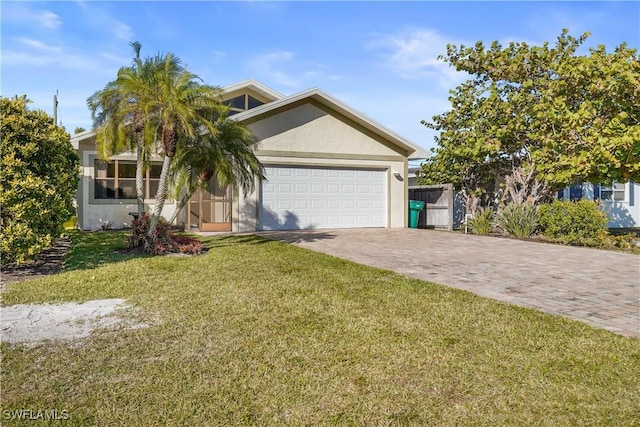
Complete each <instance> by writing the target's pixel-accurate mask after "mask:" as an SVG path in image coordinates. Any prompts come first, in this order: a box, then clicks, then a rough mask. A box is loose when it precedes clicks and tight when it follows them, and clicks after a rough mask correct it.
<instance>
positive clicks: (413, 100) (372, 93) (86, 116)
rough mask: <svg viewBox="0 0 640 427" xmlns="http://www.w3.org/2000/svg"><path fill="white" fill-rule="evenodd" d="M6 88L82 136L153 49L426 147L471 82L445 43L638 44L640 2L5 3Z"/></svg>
mask: <svg viewBox="0 0 640 427" xmlns="http://www.w3.org/2000/svg"><path fill="white" fill-rule="evenodd" d="M1 14H2V22H1V24H2V27H1V35H2V52H1V53H2V55H1V64H2V75H1V83H2V86H1V88H2V89H1V93H2V96H6V97H11V96H14V95H21V94H26V95H27V96H28V97H29V98H30V99H31V100H32V101H33V104H32V107H33V108H41V109H44V110H45V111H47V112H48V113H49V114H52V111H53V107H52V103H53V101H52V98H53V95H54V94H55V93H56V90H57V91H58V93H59V94H58V99H59V109H58V118H59V121H60V122H61V123H62V125H63V126H65V127H66V128H67V130H69V131H70V132H73V129H74V128H75V127H77V126H81V127H84V128H86V129H90V128H91V116H90V113H89V111H88V109H87V107H86V99H87V97H89V96H90V95H91V94H92V93H93V92H95V91H96V90H99V89H102V88H103V87H104V86H105V84H106V83H107V82H109V81H110V80H113V79H114V78H115V76H116V72H117V70H118V68H119V67H121V66H126V65H129V64H130V63H131V57H132V51H131V47H130V46H129V42H131V41H139V42H140V43H142V54H143V56H147V55H155V54H156V53H158V52H163V53H166V52H173V53H174V54H176V55H177V56H178V57H180V58H181V59H182V60H183V62H184V63H186V64H187V65H188V67H189V69H190V70H191V71H192V72H194V73H196V74H198V75H199V76H200V77H201V78H202V79H203V80H204V81H205V82H206V83H208V84H213V85H219V86H226V85H229V84H232V83H235V82H238V81H241V80H246V79H255V80H258V81H260V82H261V83H263V84H265V85H267V86H270V87H272V88H274V89H276V90H277V91H279V92H282V93H283V94H285V95H291V94H294V93H296V92H300V91H302V90H305V89H308V88H311V87H319V88H321V89H322V90H324V91H326V92H328V93H329V94H331V95H333V96H335V97H337V98H339V99H341V100H342V101H344V102H346V103H347V104H349V105H351V106H352V107H353V108H355V109H356V110H359V111H361V112H363V113H364V114H366V115H367V116H369V117H370V118H372V119H374V120H376V121H378V122H380V123H382V124H383V125H385V126H386V127H388V128H390V129H392V130H393V131H395V132H397V133H399V134H400V135H402V136H404V137H406V138H408V139H409V140H411V141H413V142H414V143H416V144H417V145H420V146H422V147H424V148H427V149H428V148H431V147H433V146H435V143H434V141H433V137H434V135H435V133H434V132H433V131H431V130H429V129H427V128H426V127H424V126H422V125H421V124H420V120H422V119H427V120H429V119H431V117H432V116H433V115H435V114H440V113H443V112H445V111H447V110H448V109H449V102H448V99H447V98H448V91H449V89H452V88H454V87H455V86H456V84H458V83H460V82H461V81H462V80H461V79H463V78H464V76H461V75H460V74H459V73H456V72H455V71H454V70H452V69H451V68H449V67H448V66H447V65H446V64H444V63H443V62H442V61H438V60H437V56H438V55H439V54H443V53H444V52H445V50H446V45H447V43H453V44H457V45H459V44H465V45H471V44H474V43H475V42H476V41H478V40H482V41H484V42H485V43H487V44H489V43H491V42H492V41H493V40H498V41H500V42H503V43H508V42H509V41H526V42H527V43H530V44H542V43H543V42H544V41H550V42H551V43H553V42H554V40H555V39H556V38H557V36H558V35H559V34H560V33H561V31H562V28H568V29H569V30H570V31H571V34H572V35H574V36H578V35H580V34H582V33H583V32H585V31H589V32H591V33H592V36H591V37H590V38H589V39H588V40H587V42H586V44H585V52H586V48H587V47H591V46H596V45H598V44H604V45H605V46H606V47H607V49H608V50H612V49H613V48H614V47H615V46H617V45H619V44H620V43H621V42H627V44H628V45H629V46H631V47H634V48H638V47H640V2H635V1H634V2H455V1H454V2H426V1H425V2H418V1H414V2H383V1H378V2H338V1H327V2H293V1H291V2H261V1H252V2H208V1H197V2H166V1H153V2H151V1H150V2H125V1H119V2H108V1H101V2H92V1H76V2H71V1H54V2H7V1H3V2H2V4H1Z"/></svg>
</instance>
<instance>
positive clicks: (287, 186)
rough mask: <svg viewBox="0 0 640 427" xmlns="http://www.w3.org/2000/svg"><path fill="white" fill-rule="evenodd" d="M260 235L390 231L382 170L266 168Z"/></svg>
mask: <svg viewBox="0 0 640 427" xmlns="http://www.w3.org/2000/svg"><path fill="white" fill-rule="evenodd" d="M266 177H267V181H265V182H263V184H262V186H261V191H260V193H261V194H260V201H261V202H260V212H259V215H260V217H259V223H258V228H259V229H260V230H296V229H316V228H355V227H385V226H386V205H385V200H386V191H385V187H386V180H385V177H386V173H385V171H384V170H380V169H337V168H302V167H281V166H278V167H275V166H267V167H266Z"/></svg>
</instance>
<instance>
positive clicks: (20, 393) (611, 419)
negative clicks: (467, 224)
mask: <svg viewBox="0 0 640 427" xmlns="http://www.w3.org/2000/svg"><path fill="white" fill-rule="evenodd" d="M72 238H73V239H74V250H73V251H72V253H71V254H70V255H69V257H68V259H67V266H68V268H69V269H70V270H72V271H67V272H65V273H63V274H59V275H56V276H52V277H50V278H47V279H43V280H36V281H30V282H23V283H18V284H15V285H10V286H8V289H7V290H6V291H5V293H4V294H3V301H2V304H3V305H10V304H15V303H27V302H36V303H39V302H45V301H46V302H62V301H78V302H82V301H86V300H91V299H101V298H125V299H127V300H128V301H129V302H130V303H131V304H133V305H135V306H137V307H139V308H140V309H141V310H140V312H138V313H137V314H135V316H137V317H138V318H140V319H141V320H144V321H147V322H148V323H149V324H151V326H150V327H148V328H143V329H136V330H126V331H119V332H115V331H107V330H104V331H100V332H99V333H95V334H94V335H93V336H92V338H90V339H87V340H84V341H82V342H81V344H75V345H69V344H47V345H40V346H38V347H35V348H29V347H25V346H21V345H15V346H8V345H7V344H2V409H3V410H15V409H30V410H32V411H37V410H47V409H48V410H50V409H58V410H66V411H68V414H69V420H66V421H63V422H61V424H62V425H77V426H86V425H132V426H157V425H176V426H183V425H274V426H282V425H292V426H298V425H420V426H422V425H446V426H449V425H469V426H482V425H485V426H514V425H531V426H533V425H536V426H539V425H542V426H544V425H548V426H558V425H566V426H575V425H597V426H600V425H620V426H630V425H640V405H639V403H638V402H640V386H639V382H638V378H640V341H638V340H634V339H631V338H626V337H622V336H618V335H615V334H613V333H610V332H607V331H604V330H598V329H593V328H591V327H589V326H587V325H585V324H582V323H579V322H574V321H570V320H567V319H563V318H559V317H554V316H550V315H547V314H543V313H540V312H537V311H534V310H530V309H524V308H519V307H515V306H511V305H507V304H502V303H498V302H494V301H491V300H488V299H483V298H480V297H477V296H474V295H472V294H470V293H467V292H463V291H459V290H454V289H448V288H445V287H442V286H438V285H434V284H430V283H425V282H421V281H419V280H414V279H409V278H405V277H402V276H399V275H397V274H394V273H390V272H388V271H383V270H378V269H374V268H370V267H365V266H361V265H358V264H354V263H351V262H347V261H343V260H340V259H336V258H332V257H329V256H326V255H323V254H318V253H314V252H311V251H307V250H304V249H301V248H297V247H294V246H288V245H285V244H283V243H279V242H271V241H267V240H263V239H261V238H259V237H255V236H239V237H225V238H217V239H210V240H208V241H207V246H208V247H210V251H209V252H208V253H206V254H204V255H202V256H198V257H155V258H150V257H137V258H133V259H131V258H130V257H127V256H126V255H122V254H116V253H114V252H113V251H114V249H116V248H118V247H122V246H124V244H125V235H124V234H122V233H104V232H103V233H79V232H74V233H72ZM102 243H104V245H103V244H102ZM101 254H102V255H101ZM101 257H103V260H104V262H101V261H100V259H101ZM101 263H102V265H99V264H101ZM3 414H4V412H3ZM3 425H15V421H11V420H8V419H6V417H5V418H3ZM38 425H46V422H44V421H42V422H40V423H39V424H38Z"/></svg>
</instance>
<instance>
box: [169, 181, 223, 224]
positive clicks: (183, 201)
mask: <svg viewBox="0 0 640 427" xmlns="http://www.w3.org/2000/svg"><path fill="white" fill-rule="evenodd" d="M202 176H208V177H209V178H207V179H206V180H202ZM212 176H213V172H211V174H204V175H203V173H201V174H200V178H199V179H198V187H197V188H199V189H200V188H204V185H205V184H206V183H208V182H209V180H210V179H211V177H212ZM194 194H195V192H189V190H187V191H186V192H185V193H184V195H183V196H182V198H181V199H180V202H178V206H177V207H176V210H175V211H174V212H173V215H171V219H170V220H169V224H173V221H175V220H176V218H177V217H178V214H179V213H180V211H181V210H182V209H184V207H185V206H186V204H187V203H189V199H190V198H191V196H193V195H194Z"/></svg>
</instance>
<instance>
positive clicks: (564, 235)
mask: <svg viewBox="0 0 640 427" xmlns="http://www.w3.org/2000/svg"><path fill="white" fill-rule="evenodd" d="M539 212H540V227H541V229H542V234H543V235H544V236H546V237H549V238H551V239H555V240H559V241H561V242H563V243H569V244H572V245H588V246H596V245H597V244H599V243H598V242H602V240H603V239H604V238H605V237H606V235H607V222H608V221H607V216H606V215H605V214H604V212H602V211H601V210H600V209H598V205H597V204H596V203H595V202H594V201H591V200H578V201H577V202H571V201H563V200H554V201H553V203H550V204H544V205H541V206H540V208H539Z"/></svg>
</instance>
